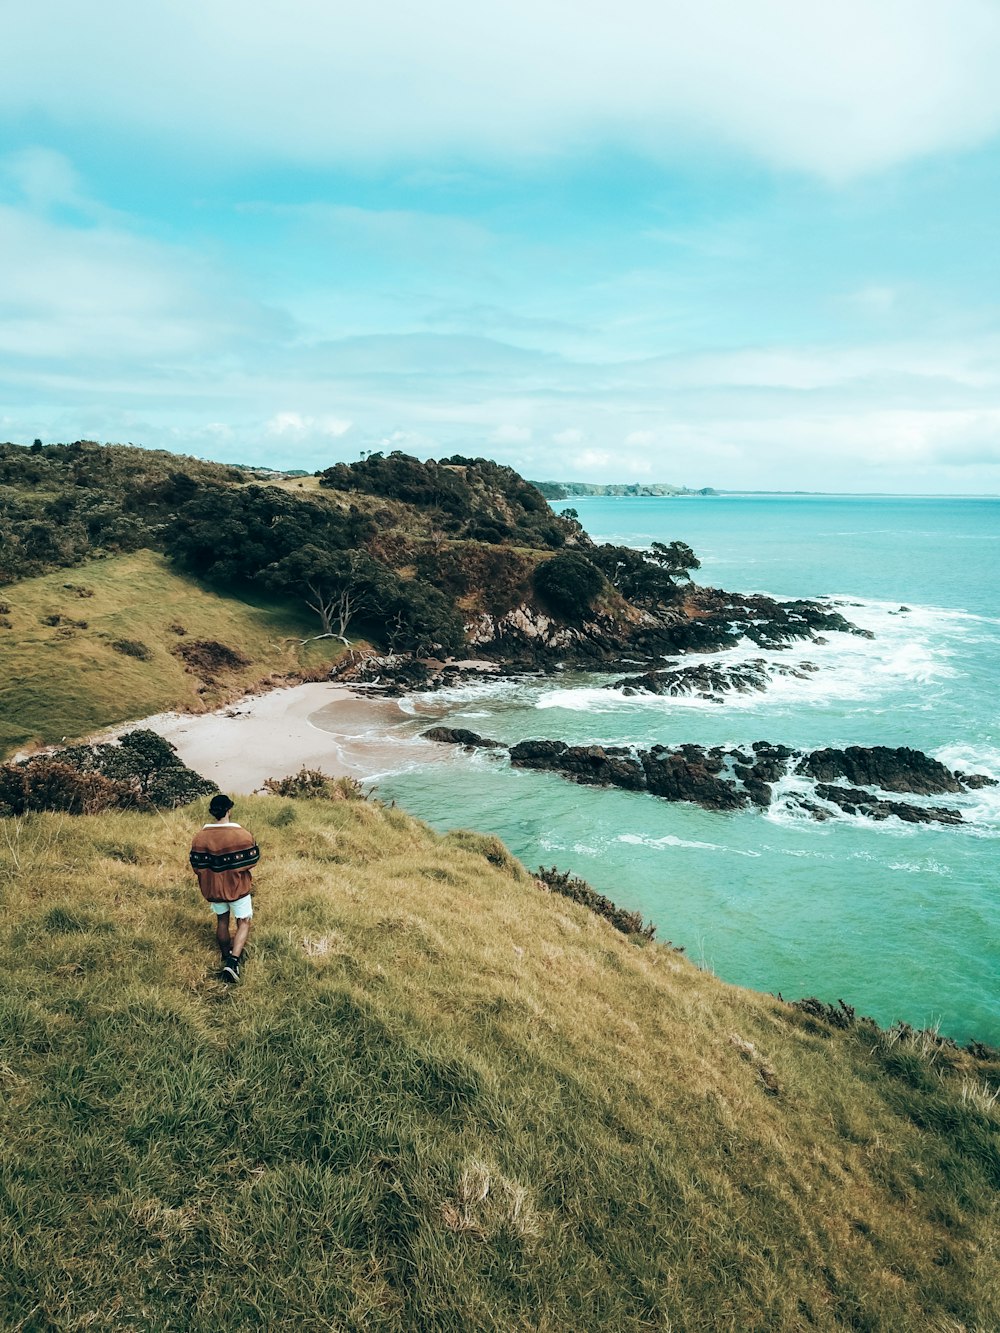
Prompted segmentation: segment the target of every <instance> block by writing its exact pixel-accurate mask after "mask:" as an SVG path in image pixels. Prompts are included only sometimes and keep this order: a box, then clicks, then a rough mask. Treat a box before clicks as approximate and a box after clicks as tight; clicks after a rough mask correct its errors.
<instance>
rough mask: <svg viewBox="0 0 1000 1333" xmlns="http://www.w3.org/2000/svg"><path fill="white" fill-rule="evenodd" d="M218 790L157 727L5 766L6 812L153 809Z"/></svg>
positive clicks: (0, 774) (0, 810)
mask: <svg viewBox="0 0 1000 1333" xmlns="http://www.w3.org/2000/svg"><path fill="white" fill-rule="evenodd" d="M213 791H215V785H214V783H211V782H207V781H206V780H205V779H204V778H202V777H201V776H200V775H199V774H198V773H195V772H194V771H193V770H192V769H190V768H188V767H187V766H186V765H185V764H182V763H181V761H180V760H179V759H178V758H177V751H176V750H175V749H174V747H173V746H172V745H171V744H170V742H169V741H165V740H164V739H163V738H162V737H161V736H158V735H157V734H156V733H155V732H153V731H145V730H140V731H131V732H127V733H126V734H125V735H124V736H122V737H121V739H120V740H119V743H118V744H117V745H109V744H101V745H73V746H69V747H67V748H65V749H62V750H56V751H55V752H53V753H52V754H44V755H37V756H35V757H34V758H31V759H25V760H22V761H21V762H20V763H16V764H2V765H0V815H24V814H27V813H28V812H29V811H41V810H58V811H64V812H65V813H67V814H73V815H93V814H97V813H99V812H100V811H102V810H115V809H118V810H131V809H137V810H149V809H152V808H155V807H159V806H168V807H169V806H175V805H185V804H187V802H189V801H192V800H194V799H195V797H197V796H202V795H207V794H209V793H211V792H213Z"/></svg>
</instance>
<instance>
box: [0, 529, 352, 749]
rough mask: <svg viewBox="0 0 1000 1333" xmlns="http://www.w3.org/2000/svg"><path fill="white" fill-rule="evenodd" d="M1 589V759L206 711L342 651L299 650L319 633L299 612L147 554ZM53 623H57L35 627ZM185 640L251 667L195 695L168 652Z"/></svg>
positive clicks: (318, 646)
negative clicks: (202, 642)
mask: <svg viewBox="0 0 1000 1333" xmlns="http://www.w3.org/2000/svg"><path fill="white" fill-rule="evenodd" d="M67 585H68V586H67ZM77 588H84V589H87V590H90V591H91V592H92V594H93V595H92V596H86V597H81V596H79V595H78V593H77V592H76V591H75V589H77ZM2 593H3V600H4V601H5V602H7V603H9V605H10V608H11V609H10V612H9V614H8V615H7V617H6V618H7V619H8V620H9V621H10V622H11V627H10V628H0V757H3V756H5V755H8V754H10V753H11V752H12V751H13V750H15V749H17V747H19V746H21V745H25V744H27V743H30V742H34V741H39V742H43V743H50V742H53V741H59V740H61V739H62V738H63V737H69V738H71V739H75V738H77V737H80V736H83V735H85V734H87V733H88V732H91V731H93V730H95V729H96V728H99V727H105V726H108V725H111V724H113V723H115V722H122V721H127V720H130V719H132V718H137V717H145V716H148V715H150V714H152V713H156V712H160V711H163V710H165V709H169V708H195V709H197V708H206V707H214V706H215V705H217V704H218V703H220V702H224V701H225V700H226V699H227V698H231V697H233V696H234V695H236V694H238V693H240V692H242V691H245V690H246V689H249V688H250V687H251V686H253V685H255V684H256V683H257V682H259V681H262V680H264V679H265V678H267V677H268V676H270V675H272V674H274V675H278V676H287V675H288V674H289V673H292V672H296V671H306V672H308V671H310V670H312V669H315V668H317V667H319V666H321V665H322V663H323V662H324V661H328V660H330V659H332V658H333V657H335V656H336V655H338V654H339V653H340V652H341V651H342V646H341V645H340V644H339V643H338V642H337V640H330V639H326V640H320V641H319V642H317V643H313V644H309V645H306V646H305V647H304V648H303V647H301V646H300V644H299V642H298V641H299V640H301V639H303V638H306V637H307V636H309V635H314V634H316V633H317V631H318V622H317V621H316V618H315V617H314V616H310V615H309V614H308V613H307V612H305V611H304V609H303V610H302V611H301V612H300V610H299V609H298V608H297V607H295V606H292V605H289V604H288V603H282V602H281V601H278V600H272V599H268V598H266V597H263V596H257V595H256V594H252V593H247V592H246V591H244V590H241V591H240V592H239V593H238V595H230V594H229V592H228V591H227V593H226V595H222V594H221V593H216V592H213V591H211V590H209V589H207V588H205V587H204V586H202V585H199V584H197V583H195V582H193V581H192V580H191V579H188V578H185V577H183V576H182V575H179V574H177V573H175V572H174V571H173V570H172V569H171V568H170V566H169V565H168V564H167V562H166V561H165V560H164V559H163V557H162V556H159V555H156V554H154V553H153V552H151V551H139V552H137V553H135V554H133V555H126V556H116V557H113V558H109V559H106V560H98V561H94V562H92V563H91V564H88V565H81V566H77V567H74V568H73V569H65V570H59V571H58V572H56V573H52V574H45V575H42V576H41V577H39V578H34V579H26V580H25V581H24V582H22V583H15V584H11V585H10V586H8V587H6V588H4V589H3V590H2ZM53 616H59V617H60V618H61V623H59V624H56V625H52V624H46V623H44V622H45V621H46V619H47V618H51V617H53ZM81 621H85V622H86V628H81V627H80V626H79V622H81ZM73 622H77V623H73ZM175 625H179V626H182V627H183V628H184V630H185V631H186V634H185V635H184V636H181V635H179V634H177V633H176V632H175V630H174V629H173V628H171V627H172V626H175ZM194 639H212V640H216V641H218V642H220V643H224V644H226V645H227V646H229V647H231V648H235V649H237V650H238V651H239V652H240V653H241V654H242V655H243V656H244V657H246V658H247V659H249V663H250V664H249V665H248V666H247V667H244V668H240V669H239V670H236V671H227V672H220V673H218V674H217V675H216V676H215V679H214V683H211V684H209V685H208V686H207V687H205V688H203V689H202V690H201V691H199V687H200V686H202V685H203V682H202V681H201V680H199V679H198V678H197V677H195V676H194V675H192V674H191V673H190V672H188V671H185V669H184V663H183V661H182V660H181V659H180V658H179V657H178V656H176V654H174V653H172V652H171V651H170V650H171V649H172V648H176V647H177V646H178V645H180V644H183V643H185V642H190V641H191V640H194ZM125 640H132V641H137V642H138V643H139V644H141V645H143V646H144V647H145V648H146V649H148V650H149V656H148V660H145V661H144V660H140V659H139V658H136V657H132V656H128V655H127V654H126V653H123V652H121V651H118V650H116V649H115V648H113V647H112V644H113V643H114V642H115V641H119V642H121V641H125Z"/></svg>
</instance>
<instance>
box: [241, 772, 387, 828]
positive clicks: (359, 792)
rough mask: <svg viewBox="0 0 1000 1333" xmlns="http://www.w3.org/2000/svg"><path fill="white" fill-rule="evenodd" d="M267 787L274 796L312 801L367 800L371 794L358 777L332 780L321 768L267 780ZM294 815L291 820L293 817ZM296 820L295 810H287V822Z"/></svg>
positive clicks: (290, 807)
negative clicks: (368, 794)
mask: <svg viewBox="0 0 1000 1333" xmlns="http://www.w3.org/2000/svg"><path fill="white" fill-rule="evenodd" d="M264 787H265V789H266V790H267V791H269V792H271V793H272V795H274V796H291V797H295V798H297V799H299V800H311V801H364V800H367V799H368V798H367V793H366V792H365V789H364V788H363V787H362V785H361V783H360V782H358V780H357V779H356V778H351V777H341V778H331V777H329V776H328V775H327V774H326V773H323V772H322V771H321V770H320V769H318V768H306V767H305V766H304V765H303V767H302V768H300V769H299V771H298V772H297V773H293V774H290V775H289V776H288V777H284V778H267V779H266V780H265V782H264ZM289 816H290V817H289ZM292 819H294V807H292V806H289V807H287V810H286V814H285V822H286V823H291V822H292Z"/></svg>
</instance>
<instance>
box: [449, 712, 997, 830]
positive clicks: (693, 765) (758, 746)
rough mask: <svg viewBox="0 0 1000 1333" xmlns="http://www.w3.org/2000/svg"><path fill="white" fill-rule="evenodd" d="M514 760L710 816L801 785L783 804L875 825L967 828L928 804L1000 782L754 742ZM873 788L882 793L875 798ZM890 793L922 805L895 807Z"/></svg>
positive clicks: (917, 760) (560, 745)
mask: <svg viewBox="0 0 1000 1333" xmlns="http://www.w3.org/2000/svg"><path fill="white" fill-rule="evenodd" d="M423 734H424V736H426V737H427V739H429V740H437V741H446V742H450V743H452V744H461V745H464V746H467V747H470V748H482V747H485V748H489V749H501V748H504V747H502V746H501V744H500V743H499V742H497V741H494V740H490V739H489V738H487V737H483V736H479V735H477V733H475V732H472V731H466V730H465V729H459V730H455V729H451V728H446V727H432V728H431V729H430V730H429V731H426V732H424V733H423ZM509 754H510V762H511V763H512V764H513V765H514V766H515V767H517V768H534V769H540V770H544V771H549V772H554V773H559V774H561V775H562V776H564V777H567V778H570V779H571V780H572V781H574V782H579V783H582V784H584V785H586V786H597V787H621V788H623V789H624V790H626V791H637V792H648V793H649V794H650V795H653V796H659V797H660V798H661V799H662V800H665V801H691V802H693V803H694V804H696V805H700V806H702V807H703V808H704V809H706V810H742V809H746V808H753V807H756V808H757V809H760V810H766V809H767V808H768V807H769V806H770V805H771V804H772V802H773V801H774V799H775V795H774V786H775V784H776V783H778V782H780V781H781V780H782V779H784V778H795V779H805V780H806V783H805V784H795V785H794V786H793V787H791V788H790V789H789V790H787V791H785V792H784V793H783V799H784V800H785V801H786V802H788V803H789V804H791V805H794V806H796V807H797V808H799V809H801V810H802V811H804V812H805V813H807V814H809V815H812V816H813V817H814V818H816V819H830V818H832V817H833V816H834V815H835V814H836V812H837V810H840V811H842V812H843V813H845V814H851V815H863V816H865V817H866V818H868V819H874V820H884V819H889V818H890V817H893V816H895V817H896V818H898V819H902V820H904V821H905V822H907V823H911V824H961V823H962V822H963V820H962V813H961V811H960V810H958V809H956V808H955V807H954V806H947V805H934V804H929V803H927V802H926V798H927V797H929V796H941V795H944V794H947V793H953V794H961V793H964V792H968V791H971V790H975V789H977V788H980V787H985V786H996V780H995V779H994V778H990V777H987V776H986V775H985V774H982V773H972V774H967V773H960V772H956V771H954V770H952V769H950V768H947V767H946V766H945V765H944V764H942V763H941V762H940V760H937V759H934V758H932V757H931V756H930V755H927V754H924V753H923V752H922V751H921V750H912V749H909V748H908V747H905V746H903V747H900V748H895V749H894V748H891V747H889V746H884V745H874V746H860V745H852V746H848V747H847V748H846V749H844V750H836V749H823V750H812V751H802V750H795V749H792V748H791V747H789V746H787V745H775V744H773V743H771V742H770V741H754V742H753V744H752V745H751V746H749V747H747V748H738V747H737V748H733V749H725V748H723V747H721V746H712V747H708V748H706V747H705V746H702V745H679V746H676V747H674V748H669V747H667V746H665V745H654V746H652V747H651V748H650V749H648V750H644V749H639V748H636V747H631V746H620V745H619V746H612V745H608V746H604V745H567V744H566V743H565V742H564V741H554V740H526V741H519V742H518V743H517V744H516V745H513V746H511V747H510V750H509ZM836 779H842V780H846V782H847V783H848V784H850V785H843V781H841V782H837V781H836ZM809 782H811V783H812V785H811V786H809V785H807V784H808V783H809ZM873 786H874V787H876V788H878V790H876V791H873V790H871V788H872V787H873ZM803 788H804V789H803ZM885 792H892V793H904V794H907V795H910V796H914V797H918V798H921V799H919V800H917V801H913V800H907V801H902V800H895V799H892V798H891V797H887V796H886V795H884V793H885Z"/></svg>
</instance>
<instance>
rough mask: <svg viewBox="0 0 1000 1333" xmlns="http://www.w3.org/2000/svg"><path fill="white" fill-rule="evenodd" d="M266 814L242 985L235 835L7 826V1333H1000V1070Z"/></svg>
mask: <svg viewBox="0 0 1000 1333" xmlns="http://www.w3.org/2000/svg"><path fill="white" fill-rule="evenodd" d="M237 814H238V815H239V816H241V817H242V819H243V822H244V823H246V824H247V825H248V826H249V827H251V828H253V829H254V831H255V832H256V834H257V836H258V839H259V841H260V842H261V844H262V847H263V858H262V861H261V864H260V867H259V871H258V874H257V881H256V907H257V922H256V925H255V933H254V935H253V937H252V940H251V945H250V950H249V954H248V959H249V961H248V963H247V965H246V967H245V977H244V981H243V982H242V984H241V985H240V987H239V988H238V989H234V990H230V989H226V988H225V987H223V985H222V984H221V983H220V982H219V981H217V980H216V977H215V975H214V967H215V960H216V955H215V952H214V949H213V947H212V943H211V922H210V918H209V915H208V912H207V910H206V908H205V905H204V904H203V903H202V902H201V901H200V899H199V898H198V895H197V891H196V888H195V885H194V880H193V877H192V876H191V875H190V872H189V871H188V870H187V867H186V851H187V846H188V843H189V839H190V835H191V832H192V829H193V828H194V827H195V826H197V824H199V823H200V822H201V819H202V817H203V813H202V811H201V810H200V809H189V810H181V811H174V812H170V813H169V814H165V815H162V816H161V815H157V814H153V815H148V816H143V815H138V814H115V815H104V816H95V817H90V818H77V819H73V818H70V817H67V816H54V815H39V816H32V817H29V818H27V819H25V820H23V821H14V820H8V821H6V822H4V823H3V824H0V850H2V852H3V855H2V856H0V1327H3V1328H4V1329H5V1330H70V1329H89V1328H99V1329H101V1330H102V1331H103V1330H124V1329H135V1328H142V1329H150V1330H178V1331H180V1330H185V1331H186V1330H193V1331H194V1333H199V1331H201V1330H204V1331H205V1333H208V1331H209V1330H211V1331H212V1333H215V1331H216V1330H218V1329H221V1328H226V1329H234V1330H235V1329H239V1330H244V1329H245V1330H250V1329H254V1330H256V1329H285V1328H287V1329H295V1330H304V1331H311V1330H317V1331H318V1330H321V1329H322V1330H331V1329H332V1330H383V1329H384V1330H393V1331H395V1330H399V1331H400V1333H412V1331H413V1330H425V1329H426V1330H454V1333H470V1331H475V1333H480V1331H484V1333H486V1331H491V1330H496V1331H497V1333H500V1331H501V1330H502V1331H503V1333H511V1331H512V1330H529V1329H530V1330H546V1331H554V1330H590V1329H593V1330H601V1331H602V1333H603V1331H604V1330H636V1333H638V1330H648V1329H662V1330H668V1329H669V1330H674V1331H675V1333H680V1331H681V1330H683V1331H684V1333H694V1331H695V1330H706V1331H708V1330H711V1331H712V1333H715V1331H716V1330H720V1331H728V1330H731V1331H732V1333H737V1331H739V1333H744V1331H745V1330H761V1331H763V1330H768V1331H769V1333H770V1331H772V1330H804V1329H820V1330H834V1329H864V1330H899V1331H900V1333H914V1330H925V1329H926V1330H938V1331H940V1333H945V1331H946V1330H947V1331H948V1333H959V1331H960V1330H968V1331H969V1333H971V1331H972V1330H976V1331H977V1333H987V1330H994V1329H996V1328H997V1327H998V1326H1000V1302H998V1282H997V1277H998V1274H997V1255H996V1236H997V1234H998V1232H997V1225H996V1224H997V1220H998V1219H997V1213H996V1202H997V1197H998V1195H997V1190H998V1187H1000V1165H998V1154H997V1132H998V1116H997V1110H996V1105H995V1102H994V1101H992V1100H991V1097H992V1093H991V1088H990V1085H989V1084H988V1083H987V1082H986V1081H985V1079H986V1077H987V1075H990V1076H993V1075H995V1074H996V1069H995V1067H992V1068H991V1067H989V1066H986V1065H982V1064H979V1065H977V1063H976V1062H975V1061H974V1060H973V1059H972V1057H971V1056H970V1055H968V1054H966V1053H963V1052H958V1051H954V1050H952V1051H949V1050H947V1049H944V1050H942V1049H940V1048H938V1047H936V1046H935V1045H934V1044H933V1043H928V1042H921V1041H915V1040H909V1039H900V1040H894V1039H893V1038H892V1037H891V1036H886V1035H879V1034H877V1033H874V1032H873V1031H869V1030H867V1029H862V1028H853V1029H848V1030H843V1031H840V1030H837V1029H835V1028H833V1027H831V1026H830V1025H828V1024H826V1023H824V1022H823V1021H821V1020H820V1019H817V1018H815V1017H811V1016H809V1015H806V1014H803V1013H800V1012H798V1011H796V1010H794V1009H792V1008H791V1007H789V1006H786V1005H784V1004H782V1003H781V1002H779V1001H777V1000H775V999H773V998H771V997H767V996H761V995H756V994H754V993H752V992H748V991H743V990H739V989H737V988H734V987H730V986H725V985H723V984H722V983H721V982H719V981H718V980H716V979H715V978H713V977H711V976H710V975H707V974H705V973H702V972H700V971H699V970H698V969H696V968H695V967H694V966H692V965H691V964H690V963H688V962H687V961H685V960H684V959H683V958H681V957H680V956H678V955H677V954H676V953H675V952H674V951H673V950H671V949H670V948H668V947H666V946H660V945H657V944H655V943H652V944H645V945H639V944H637V943H635V942H633V941H631V940H629V939H627V938H625V937H623V936H622V935H620V934H619V933H618V932H616V931H615V930H613V929H612V928H611V927H610V926H609V925H608V924H607V923H606V922H604V921H602V920H601V919H600V918H598V917H596V916H594V915H592V914H590V913H589V912H587V911H586V910H585V909H584V908H582V907H579V906H577V905H576V904H574V903H571V902H569V901H567V900H566V899H563V898H560V897H556V896H554V895H550V894H546V893H544V892H541V891H540V890H539V888H538V887H537V885H536V884H535V882H534V881H533V880H532V879H531V878H530V877H529V876H527V875H526V873H525V872H524V871H523V870H522V869H521V867H520V866H518V865H517V863H516V862H514V861H513V860H512V859H511V858H509V855H508V854H506V853H505V852H504V849H503V848H502V847H501V846H500V845H499V844H498V843H497V842H496V840H495V839H491V838H484V837H479V836H477V835H475V834H470V833H461V834H456V835H452V836H449V837H441V836H439V835H437V834H435V833H433V832H431V831H430V830H428V829H427V828H425V827H424V826H422V825H420V824H418V823H417V822H416V821H414V820H412V819H410V818H408V817H407V816H406V815H404V814H402V813H401V812H399V811H397V810H393V809H385V808H382V807H380V806H377V805H374V804H370V803H357V802H348V801H341V802H337V803H329V802H321V801H290V800H285V799H282V798H279V797H258V798H252V799H249V798H248V799H246V800H245V801H244V802H243V804H242V806H241V807H240V809H239V811H238V812H237ZM660 924H661V927H662V928H663V929H664V931H666V930H668V929H669V922H661V923H660Z"/></svg>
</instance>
